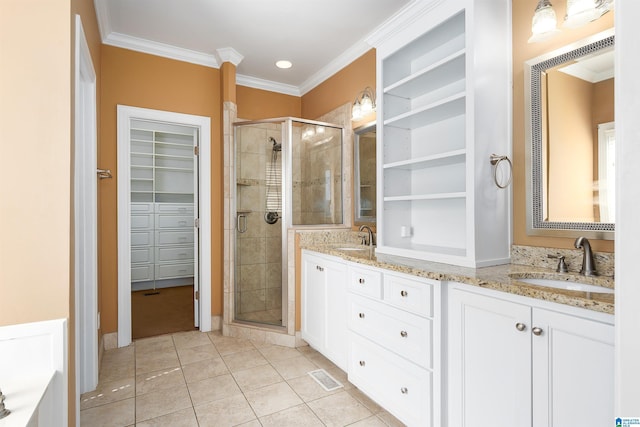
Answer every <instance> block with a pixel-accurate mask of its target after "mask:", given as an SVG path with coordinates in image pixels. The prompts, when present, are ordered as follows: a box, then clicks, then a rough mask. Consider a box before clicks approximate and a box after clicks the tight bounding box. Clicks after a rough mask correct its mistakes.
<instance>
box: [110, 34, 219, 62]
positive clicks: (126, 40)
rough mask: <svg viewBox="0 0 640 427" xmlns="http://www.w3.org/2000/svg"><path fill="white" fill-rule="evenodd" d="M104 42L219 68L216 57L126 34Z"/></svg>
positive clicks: (111, 35) (116, 35)
mask: <svg viewBox="0 0 640 427" xmlns="http://www.w3.org/2000/svg"><path fill="white" fill-rule="evenodd" d="M102 42H103V43H104V44H108V45H111V46H116V47H121V48H124V49H129V50H135V51H138V52H142V53H148V54H151V55H157V56H163V57H165V58H171V59H175V60H177V61H184V62H190V63H192V64H197V65H204V66H205V67H212V68H219V64H218V61H217V59H216V56H215V55H210V54H206V53H202V52H196V51H195V50H189V49H183V48H178V47H175V46H171V45H168V44H164V43H158V42H154V41H151V40H146V39H141V38H137V37H131V36H127V35H125V34H120V33H114V32H112V33H110V34H109V35H108V36H107V37H106V39H103V40H102Z"/></svg>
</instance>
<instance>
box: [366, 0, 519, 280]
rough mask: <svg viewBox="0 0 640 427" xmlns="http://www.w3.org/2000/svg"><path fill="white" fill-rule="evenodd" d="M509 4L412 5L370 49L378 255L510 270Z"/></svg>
mask: <svg viewBox="0 0 640 427" xmlns="http://www.w3.org/2000/svg"><path fill="white" fill-rule="evenodd" d="M510 4H511V2H510V1H509V0H491V1H489V0H431V1H424V2H416V4H414V5H413V7H412V8H409V9H407V10H406V11H405V12H404V13H403V14H401V15H400V16H398V17H397V19H395V20H394V21H393V24H390V25H389V27H383V28H382V29H380V30H379V31H378V32H377V33H375V34H373V35H372V36H371V37H370V38H369V39H368V41H369V42H370V43H371V44H373V45H374V46H375V47H376V48H377V70H378V78H377V93H378V98H379V102H378V107H377V108H378V112H377V117H378V124H377V126H378V132H377V135H378V139H377V144H378V146H377V152H378V153H379V155H378V169H377V177H378V185H377V188H378V195H377V201H378V209H377V212H378V247H377V252H379V253H386V254H394V255H399V256H405V257H410V258H418V259H425V260H431V261H437V262H445V263H449V264H456V265H463V266H468V267H479V266H487V265H495V264H503V263H508V262H509V244H510V238H509V230H510V219H509V218H510V215H509V205H510V196H509V191H508V190H504V189H500V188H498V187H497V185H496V184H495V183H494V180H493V175H492V166H491V164H490V156H491V154H492V153H496V154H499V155H508V154H509V153H510V150H511V148H510V147H511V131H510V123H511V120H510V111H511V98H510V97H511V95H510V94H511V79H512V76H511V44H510V43H511V42H510V40H511V25H510V20H511V5H510Z"/></svg>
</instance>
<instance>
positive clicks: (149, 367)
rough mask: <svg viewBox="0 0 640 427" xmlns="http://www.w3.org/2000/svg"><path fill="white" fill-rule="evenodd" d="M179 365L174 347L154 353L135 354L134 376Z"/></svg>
mask: <svg viewBox="0 0 640 427" xmlns="http://www.w3.org/2000/svg"><path fill="white" fill-rule="evenodd" d="M179 366H180V360H178V354H177V353H176V351H175V349H173V348H171V349H166V350H164V351H158V352H156V353H144V354H143V355H140V356H138V355H137V354H136V376H138V375H140V374H146V373H148V372H154V371H159V370H161V369H170V368H177V367H179Z"/></svg>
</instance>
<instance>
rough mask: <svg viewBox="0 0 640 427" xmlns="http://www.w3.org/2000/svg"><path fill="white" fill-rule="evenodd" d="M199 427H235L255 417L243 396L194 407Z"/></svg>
mask: <svg viewBox="0 0 640 427" xmlns="http://www.w3.org/2000/svg"><path fill="white" fill-rule="evenodd" d="M194 409H195V411H196V417H197V418H198V424H199V425H200V427H217V426H225V427H226V426H235V425H239V424H242V423H246V422H249V421H252V420H255V419H256V415H255V413H254V412H253V410H252V409H251V406H249V403H248V402H247V399H245V398H244V396H243V395H241V394H239V395H237V396H231V397H227V398H225V399H222V400H216V401H215V402H211V403H207V404H206V405H200V406H195V408H194Z"/></svg>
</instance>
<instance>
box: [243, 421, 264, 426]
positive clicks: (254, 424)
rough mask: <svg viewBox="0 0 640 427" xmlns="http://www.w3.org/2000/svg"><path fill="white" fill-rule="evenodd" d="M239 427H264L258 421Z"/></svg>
mask: <svg viewBox="0 0 640 427" xmlns="http://www.w3.org/2000/svg"><path fill="white" fill-rule="evenodd" d="M237 427H262V424H261V423H260V421H258V420H253V421H249V422H248V423H243V424H240V425H238V426H237Z"/></svg>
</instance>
